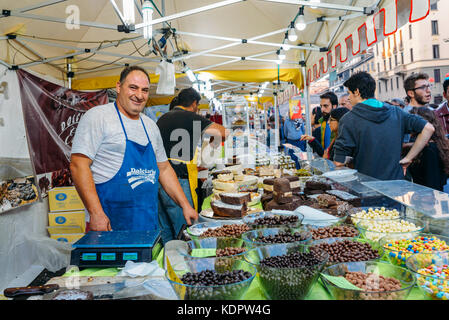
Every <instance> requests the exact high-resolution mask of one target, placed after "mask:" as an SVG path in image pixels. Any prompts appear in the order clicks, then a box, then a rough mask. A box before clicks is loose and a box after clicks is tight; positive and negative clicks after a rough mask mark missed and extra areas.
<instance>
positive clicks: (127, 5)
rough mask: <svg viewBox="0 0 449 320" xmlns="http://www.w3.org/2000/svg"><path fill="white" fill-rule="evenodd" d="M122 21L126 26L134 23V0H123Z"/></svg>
mask: <svg viewBox="0 0 449 320" xmlns="http://www.w3.org/2000/svg"><path fill="white" fill-rule="evenodd" d="M123 19H124V20H125V23H126V24H127V25H130V24H134V23H135V22H136V17H135V15H134V0H123Z"/></svg>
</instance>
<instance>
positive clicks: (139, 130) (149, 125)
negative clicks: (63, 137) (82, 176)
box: [72, 103, 168, 184]
mask: <svg viewBox="0 0 449 320" xmlns="http://www.w3.org/2000/svg"><path fill="white" fill-rule="evenodd" d="M120 115H121V117H122V121H123V125H124V126H125V129H126V134H127V135H128V139H129V140H131V141H133V142H136V143H138V144H141V145H147V144H148V139H147V136H146V134H145V130H144V128H143V126H142V122H141V121H140V119H139V120H132V119H130V118H128V117H126V116H125V115H124V114H123V113H120ZM140 117H141V118H142V120H143V122H144V124H145V129H146V130H147V133H148V136H149V137H150V140H151V144H152V146H153V150H154V154H155V156H156V161H157V162H164V161H167V160H168V159H167V155H166V154H165V149H164V144H163V142H162V137H161V133H160V131H159V128H158V126H157V125H156V123H155V122H154V121H153V120H151V119H150V118H149V117H147V116H146V115H144V114H141V115H140ZM125 148H126V140H125V134H124V132H123V128H122V125H121V124H120V119H119V117H118V114H117V111H116V109H115V106H114V103H108V104H105V105H101V106H97V107H94V108H92V109H90V110H89V111H87V112H86V113H85V114H84V116H83V117H82V118H81V120H80V122H79V124H78V128H77V129H76V133H75V137H74V138H73V143H72V154H74V153H81V154H84V155H85V156H87V157H89V158H90V159H91V160H92V161H93V162H92V166H91V167H90V169H91V170H92V174H93V178H94V182H95V183H96V184H98V183H103V182H106V181H109V180H110V179H111V178H113V177H114V176H115V175H116V174H117V172H118V171H119V169H120V167H121V166H122V162H123V158H124V155H125Z"/></svg>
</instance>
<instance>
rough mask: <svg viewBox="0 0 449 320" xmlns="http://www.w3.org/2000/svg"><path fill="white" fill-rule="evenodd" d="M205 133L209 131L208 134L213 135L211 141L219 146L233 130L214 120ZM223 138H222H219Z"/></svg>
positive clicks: (215, 145)
mask: <svg viewBox="0 0 449 320" xmlns="http://www.w3.org/2000/svg"><path fill="white" fill-rule="evenodd" d="M204 133H207V134H208V135H210V136H212V137H211V141H210V143H211V144H212V145H213V146H214V147H217V146H219V145H220V143H221V142H222V141H225V140H226V139H227V138H228V136H229V134H230V133H231V131H229V130H228V129H226V128H225V127H223V126H222V125H220V124H218V123H215V122H212V123H211V124H210V125H209V126H208V127H207V128H206V129H205V130H204ZM219 138H221V139H219Z"/></svg>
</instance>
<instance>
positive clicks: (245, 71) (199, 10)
mask: <svg viewBox="0 0 449 320" xmlns="http://www.w3.org/2000/svg"><path fill="white" fill-rule="evenodd" d="M132 2H133V3H134V5H135V7H134V10H135V16H136V21H135V23H134V29H135V30H136V31H135V32H130V34H127V33H125V32H120V31H118V29H119V27H118V26H122V27H120V28H121V29H127V28H126V26H125V27H123V25H124V23H123V21H122V19H123V18H124V17H122V19H121V18H120V14H123V13H122V12H123V8H122V0H95V1H92V0H46V1H45V0H22V1H12V0H2V1H1V3H0V21H1V23H0V64H1V65H2V66H5V67H7V68H9V69H11V70H16V69H27V70H31V71H33V72H34V73H35V74H36V73H40V74H42V75H44V76H43V77H45V78H48V77H52V78H56V79H58V80H64V81H65V83H66V86H70V85H73V86H74V88H75V84H77V87H76V89H78V90H95V89H100V88H105V87H113V84H114V83H115V81H116V80H117V77H118V74H119V73H120V71H121V69H122V68H123V67H124V66H125V65H140V66H142V67H144V68H145V69H147V70H148V71H149V72H150V73H154V70H155V69H156V67H157V65H158V64H159V63H160V62H161V61H162V60H163V59H168V60H171V61H172V62H174V64H175V66H176V71H177V74H178V77H177V83H176V86H177V87H178V88H182V87H186V86H191V85H192V83H191V81H189V80H188V78H187V77H185V76H184V75H185V73H183V72H185V71H186V66H187V67H188V68H190V69H191V70H193V71H194V72H196V73H199V72H203V73H204V72H207V73H208V74H209V76H210V78H211V79H212V88H213V91H214V92H215V93H216V95H218V94H222V93H225V92H231V91H235V92H236V93H248V92H259V93H260V91H261V90H260V88H261V87H260V86H261V84H262V83H264V82H267V81H268V82H270V83H271V85H269V86H268V87H267V88H266V89H265V92H264V94H263V96H271V95H273V94H275V93H277V92H279V91H280V90H281V89H280V88H279V86H277V85H276V81H277V80H278V79H279V80H281V81H282V82H289V81H290V82H293V83H295V84H296V85H297V87H298V88H300V89H301V88H304V93H305V96H306V101H308V99H307V96H308V90H307V86H308V85H309V84H310V83H311V82H313V81H315V80H317V79H319V78H320V77H322V76H324V75H325V74H327V73H329V72H330V71H331V70H335V68H337V67H338V66H339V64H340V63H343V62H344V61H346V60H348V59H351V58H352V57H353V56H354V55H356V54H358V53H359V52H363V50H365V49H366V48H367V47H368V46H372V45H374V44H375V43H376V41H380V40H381V39H383V38H384V37H385V36H387V35H389V34H392V33H394V32H395V31H396V30H397V29H398V28H399V27H401V26H402V25H404V24H405V23H407V22H415V21H419V20H420V19H424V18H425V17H427V16H428V14H429V9H430V4H431V2H434V0H432V1H430V0H321V1H320V2H318V1H317V0H307V1H299V0H246V1H244V0H225V1H219V0H216V1H213V0H154V1H152V3H153V5H154V10H155V11H154V14H153V21H152V22H151V24H152V25H153V37H154V39H155V40H156V41H159V40H160V38H161V37H162V35H163V34H165V35H168V30H171V32H172V35H171V36H170V37H168V44H167V45H166V52H165V53H164V54H162V55H161V54H160V53H159V52H158V50H157V49H159V48H158V47H157V46H156V49H154V51H155V52H156V54H155V53H154V52H153V41H152V42H151V43H150V45H148V40H146V39H144V38H143V34H142V33H141V32H142V30H143V27H144V26H143V25H142V22H143V21H142V17H141V15H140V12H141V10H142V7H141V1H140V0H132ZM302 7H304V9H303V12H304V18H305V22H306V25H307V26H306V28H305V29H304V30H302V31H299V30H296V31H295V32H296V34H297V39H296V40H294V41H292V42H287V40H286V38H287V37H288V31H289V29H290V26H291V25H293V26H294V25H295V22H298V21H299V19H300V16H299V13H300V10H302V9H300V8H302ZM119 11H120V14H118V12H119ZM301 12H302V11H301ZM128 29H132V28H131V26H128ZM281 48H283V49H284V50H287V49H289V50H288V51H286V57H285V59H284V60H282V61H280V62H279V56H278V55H277V51H278V50H280V49H281ZM279 53H280V52H279ZM184 63H185V64H186V66H185V65H184ZM153 79H154V80H155V81H153ZM157 79H158V77H156V76H155V75H154V74H153V75H152V82H153V83H155V82H156V81H157ZM303 79H307V81H303ZM273 82H274V83H275V85H273ZM111 84H112V85H111ZM243 84H244V85H245V86H243ZM155 87H156V84H153V88H152V89H155ZM154 91H155V90H152V92H153V93H154ZM275 97H276V96H275ZM275 105H276V103H275ZM275 114H276V125H277V126H278V125H279V118H278V116H277V115H278V113H277V112H276V113H275ZM309 114H310V113H309V110H308V103H306V117H307V119H306V120H307V123H310V121H309V119H308V117H309ZM309 130H310V128H309ZM278 132H279V131H278V130H276V143H277V144H278V143H279V135H278ZM29 208H30V207H29ZM33 210H36V211H37V210H38V209H33ZM39 210H40V209H39ZM43 210H44V209H42V210H41V211H43ZM29 211H31V209H30V210H29ZM25 216H26V217H25ZM41 216H42V217H45V216H46V212H45V213H43V214H42V215H41ZM24 217H25V218H24ZM2 218H3V220H2V223H5V221H6V219H7V220H8V221H7V222H6V224H7V223H9V222H10V220H11V221H12V222H14V223H17V224H18V225H20V226H21V230H22V231H23V233H27V232H28V231H29V233H30V234H34V233H35V231H36V230H37V229H39V230H40V231H42V230H44V229H45V226H44V225H45V223H43V222H42V221H41V220H42V219H43V218H39V223H38V224H36V223H35V222H34V221H28V222H27V221H25V219H31V218H32V215H29V214H27V212H26V211H22V213H21V214H20V216H19V215H18V214H17V215H14V216H13V215H3V216H2ZM30 228H34V229H30ZM4 230H6V228H5V229H4ZM9 230H11V231H10V232H11V233H14V230H15V229H14V228H10V229H9ZM9 230H8V231H9ZM3 237H4V238H7V240H8V241H4V242H3V245H2V246H0V253H2V252H3V251H2V249H3V248H5V247H14V246H16V247H17V250H16V251H14V252H18V254H17V257H13V258H14V259H12V258H11V259H10V261H12V260H14V261H18V263H17V264H12V263H11V264H8V266H7V269H8V270H2V272H3V274H14V275H18V274H17V273H18V272H20V270H19V269H17V268H14V267H15V266H17V265H20V266H21V268H22V269H23V268H25V265H26V264H28V263H32V261H30V259H31V258H30V257H28V256H26V254H27V252H28V251H29V250H28V249H29V248H22V247H23V246H25V244H24V243H23V241H21V240H20V239H19V237H17V239H18V240H16V239H15V238H14V237H15V236H12V235H7V234H6V232H5V233H4V235H3ZM13 238H14V239H13ZM17 243H19V245H17ZM27 250H28V251H27ZM0 284H5V283H4V282H2V279H0Z"/></svg>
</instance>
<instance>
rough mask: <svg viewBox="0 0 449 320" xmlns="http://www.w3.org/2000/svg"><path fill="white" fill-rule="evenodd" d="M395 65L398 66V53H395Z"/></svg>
mask: <svg viewBox="0 0 449 320" xmlns="http://www.w3.org/2000/svg"><path fill="white" fill-rule="evenodd" d="M394 66H395V67H397V66H398V55H397V54H395V55H394Z"/></svg>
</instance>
